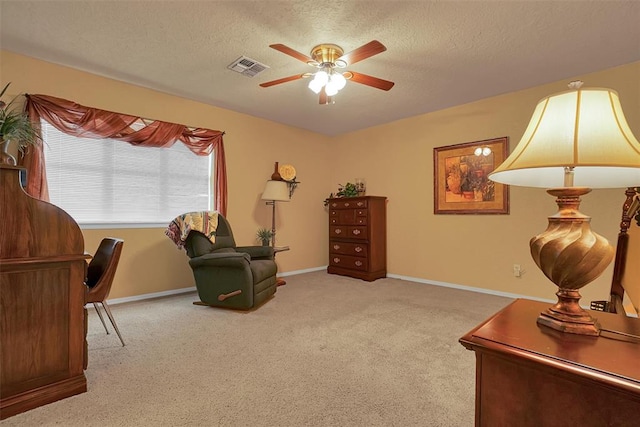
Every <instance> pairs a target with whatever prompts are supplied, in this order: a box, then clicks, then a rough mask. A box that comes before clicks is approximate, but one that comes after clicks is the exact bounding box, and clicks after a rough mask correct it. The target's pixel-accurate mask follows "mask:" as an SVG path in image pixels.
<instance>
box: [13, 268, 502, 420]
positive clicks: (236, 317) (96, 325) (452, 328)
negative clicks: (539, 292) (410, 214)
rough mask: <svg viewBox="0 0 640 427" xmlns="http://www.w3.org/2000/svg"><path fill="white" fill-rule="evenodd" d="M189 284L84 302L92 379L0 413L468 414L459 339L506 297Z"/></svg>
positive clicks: (469, 389) (53, 416)
mask: <svg viewBox="0 0 640 427" xmlns="http://www.w3.org/2000/svg"><path fill="white" fill-rule="evenodd" d="M195 300H197V295H196V294H183V295H179V296H173V297H167V298H161V299H156V300H148V301H142V302H135V303H127V304H120V305H116V306H113V307H112V311H113V314H114V316H115V318H116V321H117V322H118V325H119V327H120V330H121V332H122V334H123V337H124V339H125V342H126V343H127V345H126V347H121V346H120V342H119V340H118V337H117V336H116V335H115V333H114V332H112V333H111V334H110V335H106V334H105V332H104V329H103V328H102V325H101V324H100V321H99V319H98V318H97V316H96V314H95V311H94V310H93V308H91V309H90V310H89V332H88V336H87V340H88V343H89V368H88V370H87V371H86V376H87V381H88V387H89V391H88V392H87V393H84V394H81V395H78V396H74V397H71V398H68V399H64V400H61V401H59V402H56V403H52V404H50V405H46V406H43V407H40V408H36V409H33V410H31V411H29V412H26V413H24V414H20V415H17V416H14V417H11V418H9V419H7V420H5V421H3V422H2V425H3V427H4V426H5V425H6V426H24V425H29V426H35V425H42V426H49V425H60V426H101V427H104V426H145V425H153V426H184V425H188V426H472V425H473V420H474V394H475V391H474V381H475V356H474V353H473V352H470V351H467V350H465V349H464V347H462V346H461V345H460V344H459V343H458V339H459V338H460V337H461V336H462V335H464V334H465V333H466V332H468V331H469V330H470V329H472V328H473V327H475V326H476V325H477V324H478V323H480V322H481V321H483V320H484V319H486V318H487V317H489V316H490V315H492V314H493V313H495V312H496V311H497V310H499V309H500V308H502V307H504V306H506V305H507V304H508V303H509V302H510V301H511V300H510V299H508V298H503V297H497V296H491V295H484V294H478V293H473V292H467V291H461V290H455V289H448V288H443V287H438V286H431V285H426V284H421V283H413V282H408V281H402V280H397V279H381V280H377V281H375V282H371V283H369V282H364V281H361V280H357V279H351V278H347V277H342V276H336V275H328V274H326V273H325V272H313V273H307V274H302V275H298V276H291V277H287V285H285V286H282V287H280V288H278V292H277V293H276V295H275V297H274V298H272V299H271V300H269V301H268V302H267V303H266V304H264V305H263V306H262V307H260V308H259V309H257V310H255V311H252V312H238V311H230V310H223V309H216V308H211V307H202V306H195V305H193V304H192V302H193V301H195Z"/></svg>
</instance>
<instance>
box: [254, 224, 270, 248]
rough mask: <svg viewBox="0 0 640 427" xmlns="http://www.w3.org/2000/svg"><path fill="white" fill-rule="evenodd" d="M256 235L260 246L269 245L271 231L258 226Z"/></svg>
mask: <svg viewBox="0 0 640 427" xmlns="http://www.w3.org/2000/svg"><path fill="white" fill-rule="evenodd" d="M256 237H257V238H258V240H259V241H261V242H262V246H269V241H270V240H271V238H272V237H273V232H272V231H271V230H269V229H268V228H258V232H257V233H256Z"/></svg>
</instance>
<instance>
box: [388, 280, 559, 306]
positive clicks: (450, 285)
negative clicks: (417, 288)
mask: <svg viewBox="0 0 640 427" xmlns="http://www.w3.org/2000/svg"><path fill="white" fill-rule="evenodd" d="M387 277H390V278H392V279H400V280H407V281H409V282H417V283H425V284H427V285H435V286H443V287H445V288H454V289H461V290H463V291H471V292H478V293H481V294H488V295H496V296H499V297H507V298H514V299H516V298H526V299H530V300H534V301H541V302H551V303H554V302H556V300H554V299H547V298H536V297H532V296H529V295H520V294H512V293H510V292H500V291H494V290H491V289H485V288H475V287H473V286H465V285H458V284H456V283H448V282H440V281H437V280H428V279H419V278H417V277H410V276H402V275H399V274H387Z"/></svg>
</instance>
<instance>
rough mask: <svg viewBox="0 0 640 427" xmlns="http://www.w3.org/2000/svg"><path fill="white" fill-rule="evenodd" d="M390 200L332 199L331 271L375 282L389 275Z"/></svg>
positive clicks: (328, 270)
mask: <svg viewBox="0 0 640 427" xmlns="http://www.w3.org/2000/svg"><path fill="white" fill-rule="evenodd" d="M386 203H387V198H386V197H379V196H363V197H344V198H337V199H329V205H328V206H329V267H328V268H327V272H329V273H331V274H341V275H344V276H351V277H356V278H359V279H363V280H368V281H373V280H376V279H379V278H381V277H386V276H387V215H386Z"/></svg>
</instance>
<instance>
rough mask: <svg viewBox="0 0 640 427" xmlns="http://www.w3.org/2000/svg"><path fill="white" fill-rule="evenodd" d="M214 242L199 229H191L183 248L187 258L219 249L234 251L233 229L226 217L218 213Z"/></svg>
mask: <svg viewBox="0 0 640 427" xmlns="http://www.w3.org/2000/svg"><path fill="white" fill-rule="evenodd" d="M215 237H216V239H215V240H216V242H215V243H211V241H210V240H209V239H208V238H207V236H205V235H204V234H202V233H200V232H199V231H191V232H190V233H189V235H188V236H187V240H186V242H185V246H184V248H185V250H186V251H187V256H189V258H194V257H198V256H201V255H204V254H208V253H211V252H216V251H218V250H220V249H231V250H233V251H235V249H236V241H235V239H234V238H233V231H231V225H230V224H229V221H227V219H226V218H225V217H224V216H222V215H220V214H218V227H217V228H216V233H215Z"/></svg>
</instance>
